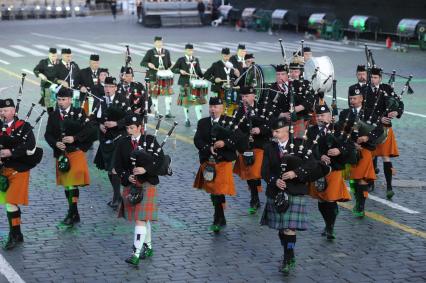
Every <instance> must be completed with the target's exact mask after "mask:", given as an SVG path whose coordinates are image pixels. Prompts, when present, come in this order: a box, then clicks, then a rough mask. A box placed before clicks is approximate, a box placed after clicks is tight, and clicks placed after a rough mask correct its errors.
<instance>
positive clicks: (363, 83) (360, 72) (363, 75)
mask: <svg viewBox="0 0 426 283" xmlns="http://www.w3.org/2000/svg"><path fill="white" fill-rule="evenodd" d="M356 79H357V81H358V82H357V83H356V84H353V85H351V86H349V91H348V105H349V106H350V102H349V96H350V95H349V93H353V92H354V90H355V88H367V69H366V68H365V65H358V66H357V67H356ZM365 92H366V91H364V93H365Z"/></svg>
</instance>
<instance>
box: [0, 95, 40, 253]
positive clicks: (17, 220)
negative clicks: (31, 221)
mask: <svg viewBox="0 0 426 283" xmlns="http://www.w3.org/2000/svg"><path fill="white" fill-rule="evenodd" d="M15 113H16V111H15V103H14V102H13V100H12V99H10V98H7V99H4V100H0V117H1V120H2V121H3V122H2V130H1V132H0V166H1V168H0V172H1V175H0V176H1V180H2V182H1V183H2V186H1V188H0V204H2V205H5V206H6V213H7V219H8V222H9V236H8V238H7V240H6V241H5V242H4V245H3V248H4V249H5V250H10V249H13V248H14V247H16V246H17V245H19V244H20V243H22V242H23V241H24V236H23V234H22V232H21V210H20V208H19V205H28V188H29V182H30V169H31V167H29V166H28V164H27V163H26V162H25V161H26V159H28V156H27V151H28V150H32V149H34V147H35V137H34V134H33V131H32V127H31V126H30V124H29V123H27V122H25V121H23V120H20V119H18V118H17V117H16V115H15ZM19 131H21V132H22V133H26V134H27V138H26V141H25V142H24V141H23V140H22V139H20V138H19V137H18V135H17V132H19ZM4 178H6V179H7V181H6V180H4ZM5 182H8V185H7V184H5ZM5 185H6V186H5Z"/></svg>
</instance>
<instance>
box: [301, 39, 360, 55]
mask: <svg viewBox="0 0 426 283" xmlns="http://www.w3.org/2000/svg"><path fill="white" fill-rule="evenodd" d="M305 44H306V45H307V46H309V45H311V46H317V47H320V48H321V47H322V48H326V49H328V50H330V51H332V50H341V51H355V52H361V51H362V49H361V48H353V47H346V46H330V44H325V43H318V42H313V41H305ZM312 49H313V50H312V51H314V52H315V48H312Z"/></svg>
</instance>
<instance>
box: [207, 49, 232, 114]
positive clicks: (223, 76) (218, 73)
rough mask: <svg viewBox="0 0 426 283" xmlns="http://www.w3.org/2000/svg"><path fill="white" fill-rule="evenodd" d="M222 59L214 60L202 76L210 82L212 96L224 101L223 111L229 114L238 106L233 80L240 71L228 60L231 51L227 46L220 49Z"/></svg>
mask: <svg viewBox="0 0 426 283" xmlns="http://www.w3.org/2000/svg"><path fill="white" fill-rule="evenodd" d="M221 53H222V59H221V60H219V61H216V62H214V63H213V64H212V65H211V66H210V68H208V69H207V71H206V72H205V73H204V78H206V79H207V80H209V81H211V82H212V85H211V91H212V92H213V93H214V94H213V96H217V97H219V98H220V99H221V100H222V101H224V108H225V113H224V114H226V115H228V116H231V115H232V114H233V112H234V110H235V109H236V108H237V106H238V101H239V97H238V93H237V91H236V87H234V84H233V81H234V80H235V79H236V78H238V77H239V76H240V71H238V69H237V68H234V65H233V64H232V63H231V62H229V58H230V57H231V52H230V50H229V48H223V49H222V52H221Z"/></svg>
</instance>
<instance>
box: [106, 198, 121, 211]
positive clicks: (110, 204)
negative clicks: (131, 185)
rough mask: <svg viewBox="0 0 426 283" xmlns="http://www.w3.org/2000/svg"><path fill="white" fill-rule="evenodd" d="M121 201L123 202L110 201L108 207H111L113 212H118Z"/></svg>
mask: <svg viewBox="0 0 426 283" xmlns="http://www.w3.org/2000/svg"><path fill="white" fill-rule="evenodd" d="M120 201H121V200H116V201H112V200H111V201H109V202H108V203H107V205H108V206H109V207H111V208H112V209H113V210H117V208H118V206H119V205H120Z"/></svg>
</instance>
